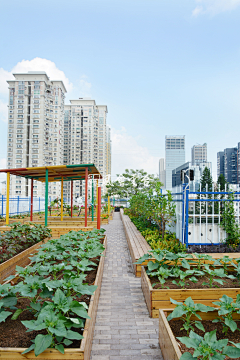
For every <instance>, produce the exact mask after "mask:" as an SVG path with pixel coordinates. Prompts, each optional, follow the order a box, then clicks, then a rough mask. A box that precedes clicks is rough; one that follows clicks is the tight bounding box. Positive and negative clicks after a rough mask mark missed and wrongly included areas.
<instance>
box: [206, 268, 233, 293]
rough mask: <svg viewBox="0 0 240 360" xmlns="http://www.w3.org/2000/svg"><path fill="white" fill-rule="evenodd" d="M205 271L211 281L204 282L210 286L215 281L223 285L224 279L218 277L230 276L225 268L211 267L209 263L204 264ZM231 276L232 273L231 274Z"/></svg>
mask: <svg viewBox="0 0 240 360" xmlns="http://www.w3.org/2000/svg"><path fill="white" fill-rule="evenodd" d="M203 271H204V272H205V273H206V274H207V275H208V276H207V277H208V279H209V282H204V283H203V285H206V286H209V287H210V288H212V287H213V281H214V282H217V283H219V284H221V285H223V280H222V279H217V277H220V278H223V277H228V276H227V275H226V274H225V272H224V269H223V268H220V269H210V266H209V265H208V264H204V268H203ZM230 276H231V275H230Z"/></svg>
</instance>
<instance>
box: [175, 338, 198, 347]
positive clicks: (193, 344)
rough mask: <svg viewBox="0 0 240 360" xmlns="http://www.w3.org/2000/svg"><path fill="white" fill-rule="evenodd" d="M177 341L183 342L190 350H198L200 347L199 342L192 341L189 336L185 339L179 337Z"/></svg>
mask: <svg viewBox="0 0 240 360" xmlns="http://www.w3.org/2000/svg"><path fill="white" fill-rule="evenodd" d="M177 339H178V340H179V341H181V343H183V344H184V345H186V346H187V347H188V348H194V349H196V348H197V347H198V344H199V341H198V340H197V339H192V338H189V337H187V336H184V337H177Z"/></svg>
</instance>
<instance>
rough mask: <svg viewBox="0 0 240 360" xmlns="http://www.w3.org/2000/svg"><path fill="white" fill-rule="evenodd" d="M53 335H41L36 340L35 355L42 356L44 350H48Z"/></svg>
mask: <svg viewBox="0 0 240 360" xmlns="http://www.w3.org/2000/svg"><path fill="white" fill-rule="evenodd" d="M52 340H53V338H52V335H42V334H39V335H37V336H36V338H35V348H34V353H35V355H36V356H38V355H39V354H41V353H42V352H43V351H44V350H46V349H47V348H48V347H49V346H50V345H51V343H52Z"/></svg>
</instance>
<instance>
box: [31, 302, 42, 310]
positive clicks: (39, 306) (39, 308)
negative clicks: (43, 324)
mask: <svg viewBox="0 0 240 360" xmlns="http://www.w3.org/2000/svg"><path fill="white" fill-rule="evenodd" d="M30 306H31V307H32V308H33V309H34V310H36V311H40V310H41V307H42V306H41V304H40V303H34V302H31V303H30Z"/></svg>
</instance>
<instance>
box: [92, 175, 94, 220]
mask: <svg viewBox="0 0 240 360" xmlns="http://www.w3.org/2000/svg"><path fill="white" fill-rule="evenodd" d="M93 220H94V183H93V176H92V221H93Z"/></svg>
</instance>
